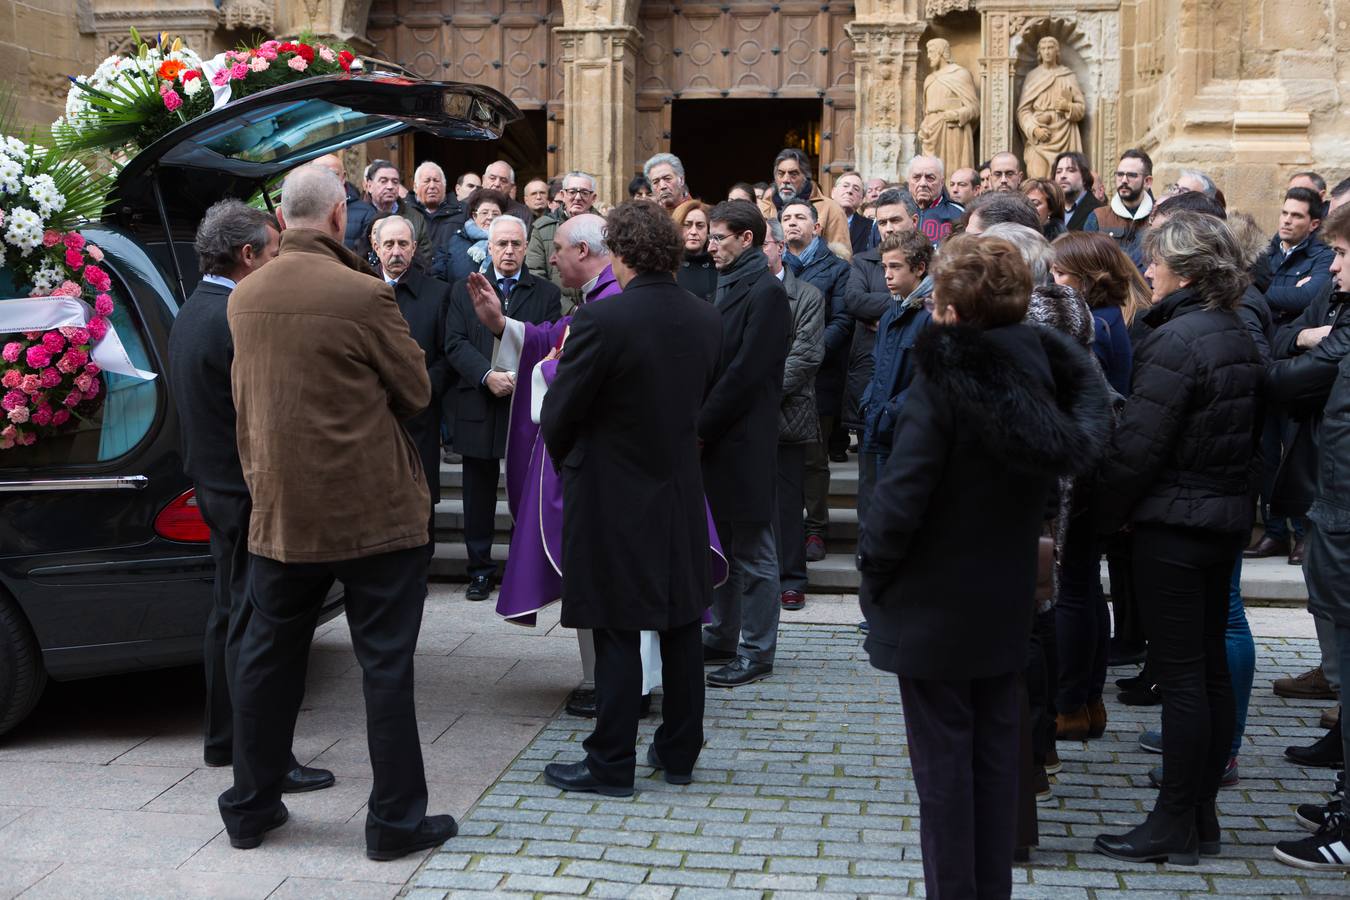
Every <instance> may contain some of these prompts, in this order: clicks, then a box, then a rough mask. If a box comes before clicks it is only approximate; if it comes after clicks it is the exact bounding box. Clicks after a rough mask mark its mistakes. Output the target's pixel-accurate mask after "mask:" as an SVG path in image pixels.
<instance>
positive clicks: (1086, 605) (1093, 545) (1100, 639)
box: [1055, 510, 1111, 714]
mask: <svg viewBox="0 0 1350 900" xmlns="http://www.w3.org/2000/svg"><path fill="white" fill-rule="evenodd" d="M1055 637H1056V640H1057V641H1058V647H1059V691H1058V695H1057V696H1058V699H1057V701H1056V703H1055V705H1056V706H1057V707H1058V708H1059V711H1060V712H1061V713H1065V714H1069V713H1072V712H1075V711H1077V710H1078V709H1080V708H1082V707H1083V706H1085V705H1087V704H1088V703H1090V702H1091V701H1093V700H1100V699H1101V696H1102V688H1103V686H1104V685H1105V684H1106V656H1107V646H1108V645H1109V643H1110V640H1111V612H1110V610H1109V609H1107V606H1106V595H1105V594H1104V593H1103V592H1102V576H1101V549H1100V545H1099V544H1098V542H1097V537H1096V535H1095V533H1094V529H1093V527H1092V516H1091V514H1090V512H1089V511H1088V510H1081V511H1079V512H1078V514H1076V515H1074V516H1073V517H1071V518H1070V520H1069V527H1068V528H1067V529H1065V533H1064V547H1063V553H1062V555H1061V557H1060V577H1059V595H1058V599H1057V600H1056V602H1055Z"/></svg>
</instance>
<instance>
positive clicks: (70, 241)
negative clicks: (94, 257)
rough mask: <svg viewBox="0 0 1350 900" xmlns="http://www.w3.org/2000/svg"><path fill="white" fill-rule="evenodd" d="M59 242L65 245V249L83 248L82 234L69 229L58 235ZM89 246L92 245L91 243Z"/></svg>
mask: <svg viewBox="0 0 1350 900" xmlns="http://www.w3.org/2000/svg"><path fill="white" fill-rule="evenodd" d="M59 239H60V241H61V243H63V244H65V245H66V249H67V250H83V249H84V248H85V240H84V235H82V234H79V233H77V232H74V231H71V232H68V233H66V234H64V235H61V236H60V238H59ZM89 246H93V245H92V244H91V245H89Z"/></svg>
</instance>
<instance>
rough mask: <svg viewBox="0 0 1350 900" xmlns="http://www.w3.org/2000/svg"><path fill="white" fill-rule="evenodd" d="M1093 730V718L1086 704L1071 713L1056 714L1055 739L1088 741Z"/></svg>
mask: <svg viewBox="0 0 1350 900" xmlns="http://www.w3.org/2000/svg"><path fill="white" fill-rule="evenodd" d="M1091 730H1092V719H1091V717H1090V716H1089V714H1088V708H1087V707H1086V706H1080V707H1078V708H1077V709H1076V710H1074V711H1073V712H1071V713H1060V714H1059V715H1057V716H1055V740H1057V741H1086V740H1087V738H1088V732H1089V731H1091Z"/></svg>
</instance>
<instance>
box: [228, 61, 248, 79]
mask: <svg viewBox="0 0 1350 900" xmlns="http://www.w3.org/2000/svg"><path fill="white" fill-rule="evenodd" d="M247 77H248V63H241V62H237V63H235V64H234V65H232V66H230V78H231V79H233V80H235V81H240V80H243V79H244V78H247Z"/></svg>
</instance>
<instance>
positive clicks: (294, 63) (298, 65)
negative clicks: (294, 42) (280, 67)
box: [286, 56, 309, 72]
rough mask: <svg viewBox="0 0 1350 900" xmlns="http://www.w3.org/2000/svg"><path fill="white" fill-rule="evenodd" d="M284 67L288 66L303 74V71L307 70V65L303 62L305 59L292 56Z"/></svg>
mask: <svg viewBox="0 0 1350 900" xmlns="http://www.w3.org/2000/svg"><path fill="white" fill-rule="evenodd" d="M286 65H288V66H290V67H291V68H292V69H294V70H295V71H297V72H303V71H305V69H308V68H309V63H307V62H305V58H304V57H303V56H292V57H291V58H290V59H289V60H288V61H287V62H286Z"/></svg>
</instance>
